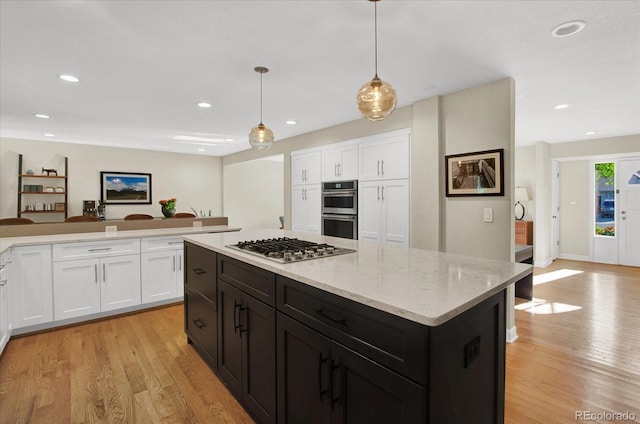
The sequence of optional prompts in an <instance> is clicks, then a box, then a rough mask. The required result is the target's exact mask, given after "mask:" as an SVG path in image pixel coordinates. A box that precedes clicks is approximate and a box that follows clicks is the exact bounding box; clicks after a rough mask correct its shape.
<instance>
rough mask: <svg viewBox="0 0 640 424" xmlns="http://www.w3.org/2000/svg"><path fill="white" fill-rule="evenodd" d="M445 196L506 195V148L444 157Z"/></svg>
mask: <svg viewBox="0 0 640 424" xmlns="http://www.w3.org/2000/svg"><path fill="white" fill-rule="evenodd" d="M445 169H446V171H445V175H446V184H447V187H446V196H447V197H455V196H504V149H495V150H485V151H481V152H472V153H461V154H456V155H447V156H445Z"/></svg>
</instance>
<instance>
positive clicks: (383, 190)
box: [382, 174, 384, 202]
mask: <svg viewBox="0 0 640 424" xmlns="http://www.w3.org/2000/svg"><path fill="white" fill-rule="evenodd" d="M383 175H384V174H383ZM382 201H383V202H384V186H382Z"/></svg>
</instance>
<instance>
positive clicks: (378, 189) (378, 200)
mask: <svg viewBox="0 0 640 424" xmlns="http://www.w3.org/2000/svg"><path fill="white" fill-rule="evenodd" d="M379 201H380V186H378V202H379Z"/></svg>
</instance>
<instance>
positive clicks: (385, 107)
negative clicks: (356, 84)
mask: <svg viewBox="0 0 640 424" xmlns="http://www.w3.org/2000/svg"><path fill="white" fill-rule="evenodd" d="M356 103H357V104H358V109H360V113H361V114H362V116H364V117H365V118H367V119H368V120H370V121H382V120H383V119H384V118H386V117H387V116H389V114H391V112H393V110H394V109H395V108H396V90H394V89H393V87H392V86H391V84H389V83H388V82H386V81H382V80H381V79H380V78H378V76H377V75H376V76H375V77H374V78H373V79H372V80H371V81H368V82H366V83H364V84H363V85H362V87H360V90H358V94H357V95H356Z"/></svg>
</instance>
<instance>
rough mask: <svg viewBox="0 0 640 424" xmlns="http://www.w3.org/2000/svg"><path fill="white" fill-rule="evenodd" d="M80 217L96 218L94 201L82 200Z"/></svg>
mask: <svg viewBox="0 0 640 424" xmlns="http://www.w3.org/2000/svg"><path fill="white" fill-rule="evenodd" d="M82 215H84V216H98V211H97V210H96V201H95V200H83V201H82Z"/></svg>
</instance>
